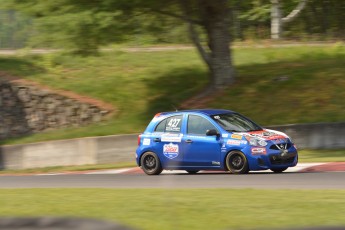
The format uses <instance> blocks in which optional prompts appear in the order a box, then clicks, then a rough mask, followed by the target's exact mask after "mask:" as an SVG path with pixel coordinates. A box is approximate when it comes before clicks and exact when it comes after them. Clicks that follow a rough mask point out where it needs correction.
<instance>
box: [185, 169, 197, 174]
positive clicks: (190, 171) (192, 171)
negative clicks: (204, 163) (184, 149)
mask: <svg viewBox="0 0 345 230" xmlns="http://www.w3.org/2000/svg"><path fill="white" fill-rule="evenodd" d="M186 171H187V173H189V174H197V173H198V172H199V170H186Z"/></svg>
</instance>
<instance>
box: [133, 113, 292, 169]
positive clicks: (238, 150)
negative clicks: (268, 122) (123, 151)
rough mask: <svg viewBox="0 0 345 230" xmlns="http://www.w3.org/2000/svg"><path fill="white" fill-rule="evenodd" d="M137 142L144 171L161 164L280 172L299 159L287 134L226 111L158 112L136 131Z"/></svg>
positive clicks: (167, 167)
mask: <svg viewBox="0 0 345 230" xmlns="http://www.w3.org/2000/svg"><path fill="white" fill-rule="evenodd" d="M138 145H139V146H138V148H137V151H136V161H137V164H138V166H139V167H141V168H142V170H143V171H144V172H145V173H146V174H148V175H158V174H160V173H161V172H162V170H163V169H166V170H186V171H187V172H188V173H191V174H193V173H197V172H198V171H200V170H222V171H231V172H232V173H234V174H244V173H248V172H249V171H255V170H266V169H270V170H272V171H273V172H276V173H280V172H283V171H285V170H286V169H287V168H288V167H293V166H295V165H296V164H297V161H298V155H297V149H296V146H295V145H294V143H293V142H292V140H291V139H290V138H289V137H288V136H287V135H286V134H284V133H282V132H278V131H274V130H269V129H265V128H262V127H260V126H259V125H257V124H255V123H254V122H253V121H251V120H250V119H248V118H246V117H244V116H243V115H241V114H239V113H236V112H233V111H230V110H219V109H205V110H185V111H176V112H164V113H158V114H156V115H155V117H154V118H153V119H152V121H151V122H150V124H149V125H148V126H147V128H146V130H145V132H144V133H142V134H141V135H139V137H138Z"/></svg>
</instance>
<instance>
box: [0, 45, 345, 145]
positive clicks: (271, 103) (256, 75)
mask: <svg viewBox="0 0 345 230" xmlns="http://www.w3.org/2000/svg"><path fill="white" fill-rule="evenodd" d="M234 63H235V65H236V68H237V74H238V76H237V80H236V83H235V84H234V85H233V86H230V87H228V88H226V89H225V90H224V91H223V92H221V93H218V94H216V95H213V96H212V97H210V98H209V99H208V100H206V101H201V102H200V101H197V102H192V103H189V105H188V107H189V108H193V107H213V108H226V109H232V110H235V111H238V112H240V113H242V114H244V115H247V116H248V117H250V118H252V119H253V120H255V121H257V122H258V123H259V124H262V125H276V124H287V123H305V122H332V121H344V120H345V112H344V111H345V103H344V99H345V90H344V89H345V48H344V46H343V45H342V44H335V45H330V46H322V47H321V46H320V47H303V46H296V47H284V48H277V47H271V48H270V47H267V48H245V47H242V48H235V49H234ZM0 70H1V71H6V72H8V73H11V74H14V75H17V76H23V77H24V76H25V78H27V79H30V80H33V81H36V82H39V83H41V84H45V85H48V86H50V87H53V88H56V89H62V90H69V91H74V92H76V93H78V94H81V95H86V96H89V97H93V98H96V99H100V100H103V101H105V102H107V103H110V104H112V105H114V106H115V107H116V108H118V113H117V115H116V116H114V117H112V118H110V119H109V120H108V121H106V122H102V123H99V124H96V125H91V126H87V127H82V128H68V129H63V130H59V131H52V132H46V133H44V134H35V135H32V136H29V137H25V138H21V139H16V140H10V141H6V143H18V142H21V143H23V142H34V141H41V140H49V139H63V138H72V137H82V136H95V135H110V134H118V133H136V132H142V131H143V129H144V128H145V126H146V125H147V122H148V121H149V120H150V119H151V118H152V117H153V115H154V114H155V113H156V112H159V111H166V110H175V108H180V107H181V105H182V104H184V105H185V104H186V103H185V102H186V100H188V99H189V98H191V97H192V96H193V95H195V94H197V93H198V92H200V91H201V90H202V89H203V87H205V85H206V84H207V70H206V67H205V66H204V64H203V63H202V62H201V60H200V58H199V56H198V54H197V53H196V51H195V50H165V51H164V50H162V51H160V52H140V51H138V52H124V51H121V50H113V51H109V52H103V53H101V54H100V55H99V56H96V57H73V56H69V55H66V54H61V53H50V54H44V55H22V56H12V57H7V56H0Z"/></svg>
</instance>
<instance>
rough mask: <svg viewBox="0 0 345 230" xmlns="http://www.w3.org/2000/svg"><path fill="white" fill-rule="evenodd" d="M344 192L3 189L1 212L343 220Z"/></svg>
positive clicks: (273, 224)
mask: <svg viewBox="0 0 345 230" xmlns="http://www.w3.org/2000/svg"><path fill="white" fill-rule="evenodd" d="M344 196H345V191H344V190H327V191H325V190H257V189H191V190H183V189H176V190H175V189H172V190H165V189H117V190H115V189H2V190H1V193H0V200H1V201H2V202H1V206H0V213H1V216H72V217H88V218H97V219H104V220H110V221H116V222H120V223H123V224H125V225H128V226H132V227H136V228H138V229H150V230H155V229H157V230H158V229H159V230H160V229H167V230H169V229H181V230H182V229H199V230H203V229H205V230H206V229H207V230H209V229H248V228H249V229H258V228H262V229H269V228H275V229H277V228H284V227H305V226H334V225H345V218H344V212H345V200H344ZM273 220H274V221H273Z"/></svg>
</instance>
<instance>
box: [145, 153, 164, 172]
mask: <svg viewBox="0 0 345 230" xmlns="http://www.w3.org/2000/svg"><path fill="white" fill-rule="evenodd" d="M140 163H141V164H140V165H141V168H142V169H143V171H144V172H145V173H146V174H147V175H159V174H160V173H161V172H162V171H163V168H162V165H161V162H160V160H159V158H158V157H157V155H156V154H155V153H153V152H146V153H144V154H143V156H142V157H141V160H140Z"/></svg>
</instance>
